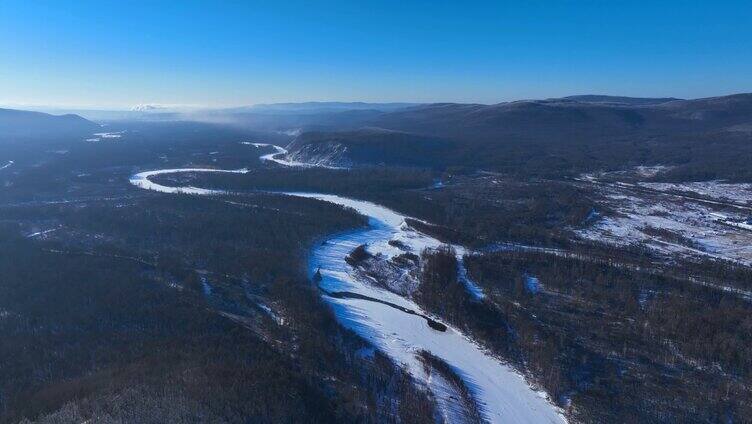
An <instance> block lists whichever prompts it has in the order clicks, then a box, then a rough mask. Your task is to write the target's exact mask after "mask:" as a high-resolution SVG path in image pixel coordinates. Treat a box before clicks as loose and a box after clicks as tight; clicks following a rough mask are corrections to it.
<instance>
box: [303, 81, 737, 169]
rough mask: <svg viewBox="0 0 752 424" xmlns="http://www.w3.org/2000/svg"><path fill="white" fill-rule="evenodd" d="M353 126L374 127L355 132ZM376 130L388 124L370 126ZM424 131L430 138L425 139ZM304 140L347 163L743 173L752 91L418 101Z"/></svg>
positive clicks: (321, 154)
mask: <svg viewBox="0 0 752 424" xmlns="http://www.w3.org/2000/svg"><path fill="white" fill-rule="evenodd" d="M358 126H360V127H368V128H371V130H369V131H354V129H355V130H357V128H354V127H358ZM374 128H378V129H381V130H388V131H382V132H380V133H374V131H373V129H374ZM427 138H432V139H433V140H435V143H434V144H431V143H428V144H427V143H426V139H427ZM366 140H367V141H368V142H367V143H366V142H364V141H366ZM310 144H325V145H328V146H330V148H332V149H335V150H336V151H337V152H340V153H338V157H339V158H340V160H342V161H343V162H345V163H347V162H353V163H382V162H385V163H395V164H400V165H404V164H414V165H418V166H422V165H424V164H425V162H426V158H431V161H432V162H433V164H434V165H436V166H442V167H443V166H470V167H483V168H488V169H496V170H506V171H510V172H526V173H527V172H532V173H536V174H538V173H543V174H546V173H556V174H561V173H565V174H573V173H577V172H582V171H586V170H592V169H603V168H609V169H612V168H619V167H624V166H629V165H630V164H633V165H638V164H639V165H642V164H649V163H654V164H658V163H661V164H670V165H677V169H676V170H675V171H674V172H686V173H688V174H687V175H683V176H682V177H683V178H698V179H705V178H742V179H747V178H750V177H752V169H750V167H749V165H748V164H749V163H752V94H737V95H731V96H723V97H713V98H705V99H695V100H681V99H672V98H659V99H646V98H629V97H611V96H592V95H589V96H573V97H567V98H561V99H547V100H524V101H516V102H507V103H499V104H495V105H482V104H458V103H436V104H427V105H418V106H412V107H407V108H403V109H399V110H396V111H391V112H384V113H379V114H375V115H371V116H368V117H364V118H363V119H361V120H359V121H358V122H357V123H354V122H349V123H348V125H347V126H346V127H344V128H341V129H337V128H336V127H335V128H333V129H332V130H329V131H316V132H314V133H312V134H306V131H303V133H302V134H301V135H300V136H299V138H298V139H297V140H296V141H295V142H294V143H293V145H292V146H291V147H292V148H291V152H292V154H296V152H304V151H311V152H313V151H315V152H316V153H317V155H319V156H325V152H323V151H322V148H321V147H320V146H318V147H316V148H314V147H311V146H309V145H310ZM369 151H370V153H369ZM341 152H345V153H344V154H343V153H341ZM398 152H399V153H398ZM300 159H302V158H300V157H299V160H300ZM678 165H681V166H678Z"/></svg>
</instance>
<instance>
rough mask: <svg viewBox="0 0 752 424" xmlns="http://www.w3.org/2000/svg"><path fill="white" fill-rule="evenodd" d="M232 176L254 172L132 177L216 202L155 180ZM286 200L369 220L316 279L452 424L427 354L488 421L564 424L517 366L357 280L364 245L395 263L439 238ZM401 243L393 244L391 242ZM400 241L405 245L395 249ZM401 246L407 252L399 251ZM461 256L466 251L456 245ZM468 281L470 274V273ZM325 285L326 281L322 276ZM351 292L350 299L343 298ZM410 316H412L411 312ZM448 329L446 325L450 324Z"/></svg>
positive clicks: (328, 255)
mask: <svg viewBox="0 0 752 424" xmlns="http://www.w3.org/2000/svg"><path fill="white" fill-rule="evenodd" d="M271 147H273V148H275V150H277V152H278V153H275V154H272V155H266V156H265V157H262V160H267V161H273V162H276V163H278V164H281V165H286V166H290V164H289V163H285V162H284V160H283V159H282V158H281V157H280V156H277V155H283V153H282V151H283V150H284V149H282V148H279V147H277V146H271ZM196 172H225V173H239V174H242V173H246V172H248V171H247V170H245V169H238V170H216V169H205V168H182V169H181V168H177V169H160V170H153V171H146V172H141V173H138V174H135V175H133V176H132V177H131V178H130V182H131V184H133V185H135V186H137V187H139V188H142V189H146V190H153V191H158V192H162V193H186V194H192V195H201V196H210V195H217V194H225V193H226V192H225V191H222V190H211V189H202V188H198V187H192V186H186V187H169V186H165V185H161V184H157V183H155V182H153V181H151V179H150V177H153V176H156V175H161V174H175V173H196ZM279 194H280V195H285V196H296V197H306V198H311V199H317V200H320V201H324V202H330V203H334V204H337V205H340V206H343V207H349V208H352V209H354V210H355V211H357V212H358V213H359V214H362V215H364V216H366V217H367V218H368V222H369V224H368V226H367V227H366V228H360V229H356V230H353V231H350V232H347V233H343V234H337V235H333V236H331V237H330V238H329V239H327V240H326V242H324V243H318V244H317V245H315V246H313V247H312V248H311V252H310V255H309V263H308V272H309V276H310V277H311V278H313V277H314V276H315V275H316V274H317V271H318V272H319V273H320V276H321V278H320V281H319V286H320V288H321V289H322V296H323V298H324V300H325V301H326V302H327V303H328V304H329V305H330V306H331V307H332V308H333V310H334V312H335V314H336V316H337V318H338V320H339V322H340V323H341V324H342V325H344V326H346V327H347V328H350V329H352V330H353V331H355V332H356V333H357V334H359V335H360V336H361V337H363V338H365V339H366V340H368V341H370V342H371V343H372V344H373V345H374V346H375V347H376V348H378V349H379V350H381V351H382V352H384V353H385V354H387V355H388V356H389V357H391V358H392V359H393V360H394V361H395V362H396V363H398V364H401V365H402V366H403V367H404V368H405V369H406V370H407V371H408V372H409V373H410V374H411V375H412V376H413V377H415V378H416V380H418V381H419V382H422V383H423V384H425V386H426V387H427V388H428V389H429V390H430V391H431V392H432V393H433V395H434V397H435V398H436V400H437V404H438V406H439V410H440V412H441V413H442V415H443V416H444V418H445V420H446V421H447V422H458V421H461V418H462V416H463V408H462V407H461V406H460V405H458V403H459V402H458V401H457V393H456V390H454V389H453V388H452V387H451V385H450V384H448V383H447V381H446V380H445V379H443V378H441V376H440V375H437V373H428V372H426V370H425V368H424V366H423V363H422V362H421V360H420V359H419V356H418V352H420V351H421V350H425V351H429V352H431V353H432V354H433V355H434V356H435V357H438V358H441V359H442V360H443V361H445V362H446V363H447V364H449V365H450V366H451V368H452V369H453V370H454V372H455V373H456V374H457V375H458V376H459V377H460V378H461V379H462V381H463V382H464V384H465V386H467V387H468V388H469V391H470V393H471V395H472V398H473V399H474V400H475V402H476V403H477V406H478V410H479V411H480V413H481V415H482V416H483V418H484V419H485V420H487V421H489V422H494V423H563V422H566V420H565V418H564V416H563V415H562V413H561V411H560V410H559V409H558V408H556V407H555V406H554V405H553V404H552V403H551V402H549V401H548V399H547V397H546V394H545V393H544V392H542V391H537V390H535V389H533V388H532V387H531V386H530V385H529V384H528V383H527V382H526V381H525V379H524V378H523V377H522V376H521V375H520V374H519V373H518V372H517V371H516V370H515V369H514V368H513V367H511V366H509V365H507V364H505V363H503V362H502V361H500V360H499V359H498V358H496V357H494V356H493V355H491V354H489V353H488V352H487V351H485V350H484V349H483V348H481V347H480V346H479V345H478V344H476V343H475V342H473V341H472V340H471V339H470V338H468V337H467V336H465V335H464V334H462V333H461V332H460V331H458V330H456V329H454V328H452V327H451V326H447V327H446V330H445V331H439V330H437V329H436V328H435V327H434V326H429V325H427V322H426V321H427V317H428V316H429V315H430V314H428V313H427V312H424V311H423V310H422V309H421V308H420V306H418V305H417V304H416V303H415V302H413V301H412V300H410V299H408V298H406V297H403V296H400V295H398V294H396V293H393V292H391V291H388V290H385V289H383V288H380V287H377V286H376V285H373V284H370V282H369V281H368V279H367V278H363V277H360V276H356V273H355V272H354V270H353V268H352V267H351V266H350V265H349V264H348V263H347V262H346V261H345V257H346V256H347V255H348V254H349V253H350V252H351V251H352V250H353V249H354V248H356V247H358V246H360V245H363V244H366V245H367V246H368V251H369V252H370V253H372V254H381V255H384V256H385V257H387V258H389V257H394V256H396V255H399V254H402V253H404V250H405V249H407V250H409V251H412V252H414V253H416V254H420V252H421V251H422V250H423V249H424V248H435V247H438V246H440V245H441V242H440V241H439V240H436V239H435V238H433V237H430V236H428V235H425V234H423V233H421V232H418V231H416V230H415V229H413V228H411V227H410V226H409V225H408V224H407V223H406V218H408V217H406V216H404V215H402V214H399V213H397V212H395V211H393V210H390V209H388V208H386V207H383V206H381V205H377V204H375V203H371V202H366V201H362V200H356V199H350V198H346V197H341V196H337V195H332V194H320V193H302V192H288V193H279ZM390 240H393V242H392V243H391V244H390V243H389V241H390ZM394 241H397V242H398V243H395V242H394ZM397 246H399V247H397ZM455 248H456V249H457V251H458V255H459V256H461V255H462V253H463V252H464V249H462V248H461V247H459V246H455ZM460 274H461V277H464V276H465V275H466V273H465V271H464V267H462V266H461V269H460ZM316 279H318V277H317V278H316ZM463 279H464V280H465V283H466V285H467V287H468V290H469V291H470V292H471V293H473V294H474V295H475V296H477V297H482V292H481V291H480V289H479V288H478V287H477V286H475V285H474V284H473V283H472V282H471V281H470V280H469V279H467V278H463ZM338 293H339V294H341V293H347V295H346V296H343V295H335V294H338ZM406 311H407V312H406ZM442 327H443V326H442Z"/></svg>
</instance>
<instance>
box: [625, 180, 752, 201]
mask: <svg viewBox="0 0 752 424" xmlns="http://www.w3.org/2000/svg"><path fill="white" fill-rule="evenodd" d="M638 184H639V185H640V186H641V187H647V188H650V189H653V190H657V191H663V192H689V193H695V194H698V195H700V196H706V197H709V198H712V199H715V200H721V201H729V202H735V203H739V204H742V205H746V204H752V184H748V183H747V184H733V183H725V182H723V181H701V182H691V183H638Z"/></svg>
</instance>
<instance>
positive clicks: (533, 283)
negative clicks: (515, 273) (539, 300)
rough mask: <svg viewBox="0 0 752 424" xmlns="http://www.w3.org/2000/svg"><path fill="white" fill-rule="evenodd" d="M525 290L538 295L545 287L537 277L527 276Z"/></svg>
mask: <svg viewBox="0 0 752 424" xmlns="http://www.w3.org/2000/svg"><path fill="white" fill-rule="evenodd" d="M525 289H526V290H527V291H528V292H530V293H531V294H538V292H540V291H541V290H542V289H543V285H542V284H541V282H540V280H539V279H538V278H537V277H534V276H532V275H527V276H525Z"/></svg>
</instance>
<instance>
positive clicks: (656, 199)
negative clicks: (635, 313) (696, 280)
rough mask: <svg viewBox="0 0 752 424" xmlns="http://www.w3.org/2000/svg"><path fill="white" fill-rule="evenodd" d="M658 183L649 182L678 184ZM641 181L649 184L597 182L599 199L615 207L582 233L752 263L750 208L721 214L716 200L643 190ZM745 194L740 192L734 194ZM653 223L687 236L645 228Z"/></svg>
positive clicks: (667, 251)
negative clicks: (664, 234)
mask: <svg viewBox="0 0 752 424" xmlns="http://www.w3.org/2000/svg"><path fill="white" fill-rule="evenodd" d="M656 184H660V185H654V184H653V183H650V186H649V187H650V188H654V189H656V190H659V191H663V190H664V189H666V190H667V189H669V188H671V189H673V188H675V187H678V186H677V185H674V184H671V185H663V183H656ZM688 184H694V183H688ZM642 186H646V185H645V184H640V185H639V186H635V185H630V184H621V185H611V184H603V185H597V186H596V187H597V190H598V191H599V193H600V194H601V195H602V196H603V197H602V199H603V200H601V203H603V204H604V205H605V206H607V208H608V209H611V210H613V211H615V212H616V213H615V214H614V215H612V216H603V217H601V219H599V220H598V221H597V222H594V223H593V225H591V226H589V227H587V228H584V229H580V230H576V232H577V233H578V234H579V235H580V236H581V237H583V238H587V239H591V240H596V241H601V242H606V243H610V244H615V245H622V246H626V245H643V246H646V247H648V248H650V249H652V250H654V251H657V252H659V253H663V254H666V255H675V254H679V255H684V256H694V257H698V256H705V257H710V258H716V259H725V260H730V261H734V262H738V263H742V264H752V232H750V231H748V230H752V227H749V228H748V227H747V224H745V219H746V218H748V216H749V213H744V214H742V210H743V208H741V207H738V208H736V210H737V211H739V212H724V213H723V214H721V213H718V212H716V211H715V209H714V208H715V207H716V205H715V203H713V202H712V201H705V200H697V201H696V200H693V199H691V198H687V197H681V196H675V195H673V194H668V193H667V194H662V193H660V192H643V191H640V189H639V188H640V187H642ZM646 187H647V186H646ZM682 187H685V188H686V185H682ZM693 187H695V186H693ZM703 187H708V186H707V185H705V186H703ZM714 187H716V188H717V186H716V185H714ZM725 192H726V193H728V192H727V191H725ZM705 193H706V194H707V193H711V192H710V191H706V192H705ZM716 193H717V192H716ZM742 198H743V197H741V196H740V195H739V196H737V197H736V200H740V199H742ZM719 206H720V205H719ZM728 210H729V209H727V211H728ZM732 210H733V209H732ZM649 228H658V229H663V230H668V231H670V232H672V233H674V234H676V236H677V238H681V239H684V240H686V242H682V243H680V242H679V241H678V240H671V239H665V238H660V237H656V236H655V235H653V234H650V232H649V231H647V229H649Z"/></svg>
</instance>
